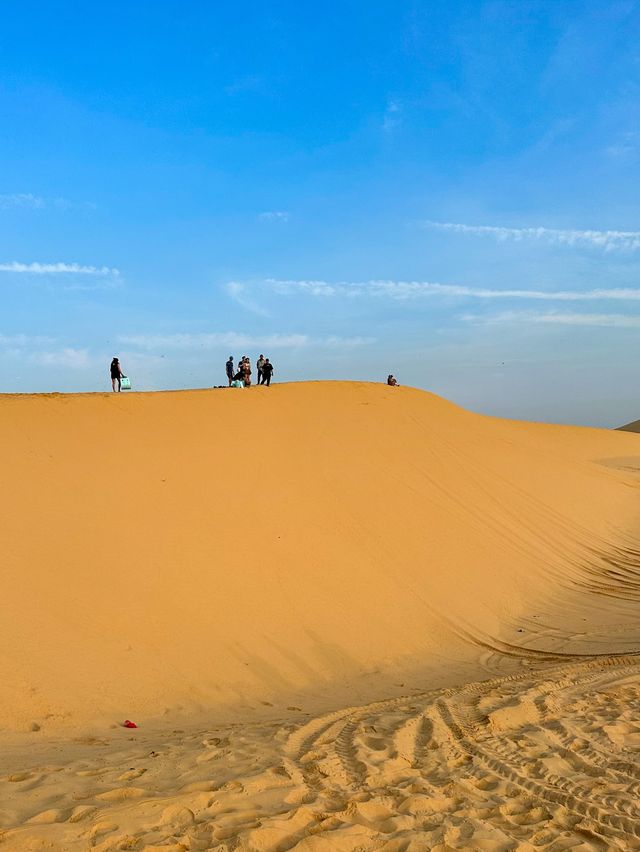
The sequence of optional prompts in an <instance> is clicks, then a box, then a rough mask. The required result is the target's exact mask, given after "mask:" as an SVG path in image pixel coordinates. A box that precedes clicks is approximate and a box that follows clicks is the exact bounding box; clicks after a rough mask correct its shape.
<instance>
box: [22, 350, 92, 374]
mask: <svg viewBox="0 0 640 852" xmlns="http://www.w3.org/2000/svg"><path fill="white" fill-rule="evenodd" d="M29 360H30V361H31V362H32V363H33V364H38V365H39V366H41V367H57V368H62V367H64V368H65V370H85V369H87V368H88V367H90V366H92V364H93V359H92V358H91V356H90V355H89V351H88V350H87V349H72V348H64V349H58V350H57V351H54V352H34V353H33V355H32V356H31V357H30V359H29Z"/></svg>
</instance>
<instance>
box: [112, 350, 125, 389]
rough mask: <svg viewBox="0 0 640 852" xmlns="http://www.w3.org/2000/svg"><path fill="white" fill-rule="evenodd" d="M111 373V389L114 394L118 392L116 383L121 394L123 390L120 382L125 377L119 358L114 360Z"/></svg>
mask: <svg viewBox="0 0 640 852" xmlns="http://www.w3.org/2000/svg"><path fill="white" fill-rule="evenodd" d="M109 370H110V372H111V389H112V390H113V392H114V393H115V392H116V383H117V385H118V388H117V392H118V393H120V391H121V389H122V382H121V381H120V380H121V379H122V377H123V375H124V373H123V372H122V367H121V366H120V361H118V359H117V358H114V359H113V361H112V362H111V367H110V368H109Z"/></svg>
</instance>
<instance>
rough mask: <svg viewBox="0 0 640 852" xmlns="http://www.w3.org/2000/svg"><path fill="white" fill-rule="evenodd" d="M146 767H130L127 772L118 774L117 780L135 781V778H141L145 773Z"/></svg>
mask: <svg viewBox="0 0 640 852" xmlns="http://www.w3.org/2000/svg"><path fill="white" fill-rule="evenodd" d="M146 771H147V770H146V769H142V768H140V769H129V770H127V772H123V773H122V775H118V777H117V779H116V780H117V781H133V780H134V778H139V777H140V776H141V775H144V773H145V772H146Z"/></svg>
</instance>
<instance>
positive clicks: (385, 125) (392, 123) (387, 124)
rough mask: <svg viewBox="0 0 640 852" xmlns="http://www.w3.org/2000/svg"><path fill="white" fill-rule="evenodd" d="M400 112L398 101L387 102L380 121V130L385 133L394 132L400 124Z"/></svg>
mask: <svg viewBox="0 0 640 852" xmlns="http://www.w3.org/2000/svg"><path fill="white" fill-rule="evenodd" d="M401 111H402V107H401V106H400V104H399V103H398V101H394V100H390V101H389V103H388V104H387V108H386V110H385V113H384V118H383V120H382V129H383V130H384V131H385V133H390V132H391V131H392V130H395V128H396V127H398V126H399V125H400V124H401V119H400V113H401Z"/></svg>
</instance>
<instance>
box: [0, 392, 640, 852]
mask: <svg viewBox="0 0 640 852" xmlns="http://www.w3.org/2000/svg"><path fill="white" fill-rule="evenodd" d="M0 433H1V438H2V440H1V444H0V446H1V447H2V475H3V486H4V487H3V489H2V496H1V497H0V499H1V501H2V507H1V514H0V517H1V519H2V531H3V537H2V538H3V571H2V577H3V586H2V597H1V600H2V619H1V620H0V672H1V673H2V677H1V680H0V747H1V752H0V753H1V755H2V758H1V764H0V849H2V850H5V849H6V850H36V849H60V850H67V849H69V850H76V849H78V850H80V849H96V850H101V851H102V852H107V850H121V849H134V850H148V852H150V850H154V849H162V850H168V849H169V850H207V849H217V850H228V852H231V850H247V852H248V851H249V850H273V852H283V850H290V849H296V850H334V849H335V850H344V851H345V852H346V850H354V852H355V850H369V849H371V850H385V852H403V851H404V850H429V849H434V850H439V852H444V850H450V849H470V850H476V849H478V850H479V849H483V850H485V849H486V850H538V849H543V850H550V851H551V852H555V850H566V849H572V850H601V849H640V804H639V802H638V793H639V792H640V657H638V656H636V654H637V652H638V650H640V619H639V618H638V603H639V602H640V573H639V570H638V568H639V557H640V531H639V529H638V510H639V508H640V490H639V485H640V480H639V477H638V474H639V473H640V444H639V443H638V441H639V438H638V436H637V434H632V433H630V432H624V431H607V430H598V429H587V428H578V427H570V426H548V425H543V424H531V423H523V422H516V421H506V420H499V419H496V418H491V417H485V416H481V415H478V414H473V413H470V412H468V411H465V410H463V409H461V408H459V407H457V406H455V405H453V404H452V403H449V402H446V401H445V400H443V399H440V398H438V397H436V396H434V395H432V394H428V393H425V392H422V391H418V390H414V389H411V388H389V387H386V386H384V385H374V384H364V383H339V382H321V383H316V382H310V383H301V384H292V385H281V386H278V385H276V386H273V387H271V388H269V389H267V388H252V389H247V390H242V391H239V390H226V389H225V390H210V391H188V392H174V393H148V394H136V393H133V394H129V395H127V394H120V395H115V394H84V395H57V394H52V395H25V396H20V395H17V396H12V395H5V396H0ZM125 719H131V720H134V721H135V722H136V724H137V725H138V728H137V729H135V730H132V729H127V728H124V727H122V722H123V721H124V720H125Z"/></svg>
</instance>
